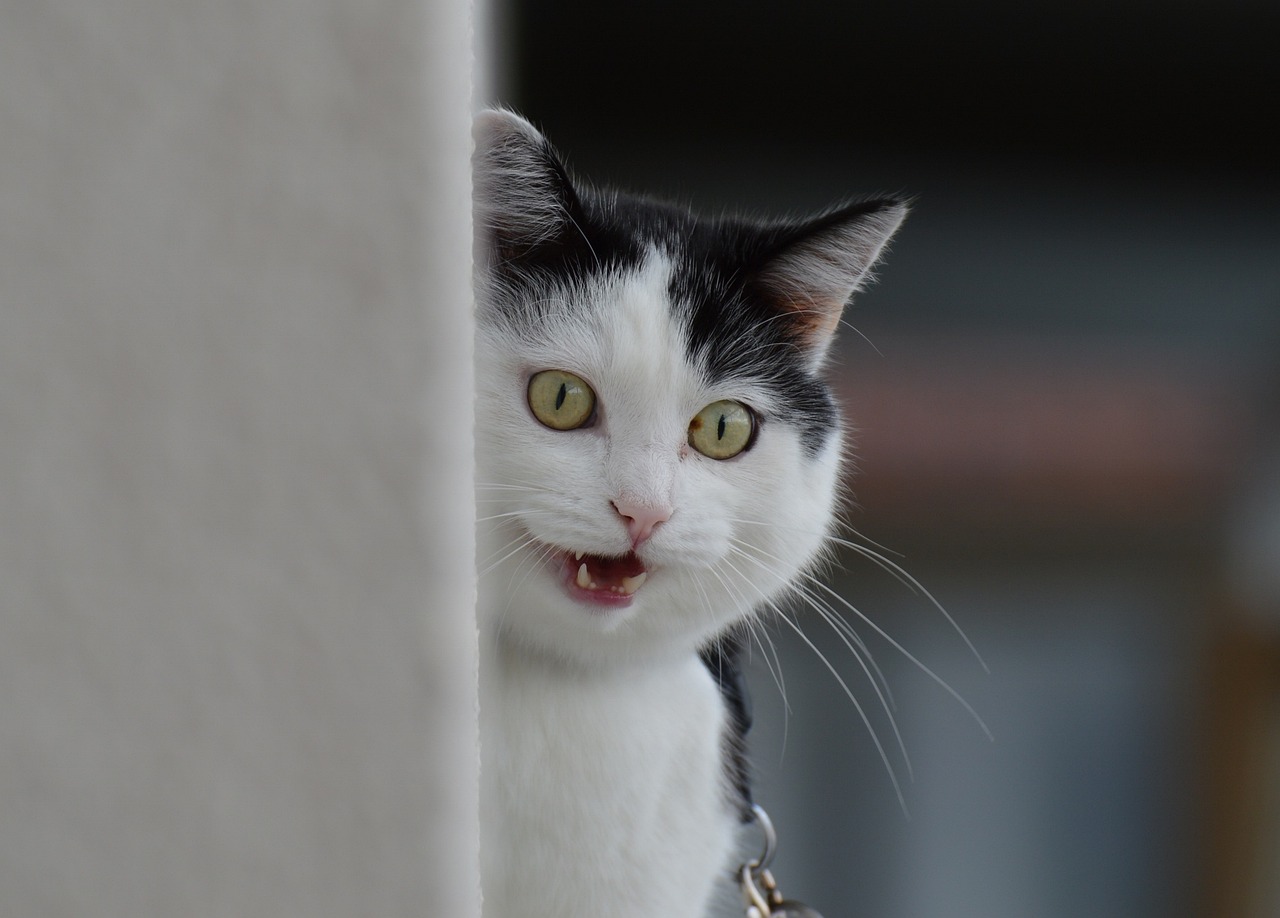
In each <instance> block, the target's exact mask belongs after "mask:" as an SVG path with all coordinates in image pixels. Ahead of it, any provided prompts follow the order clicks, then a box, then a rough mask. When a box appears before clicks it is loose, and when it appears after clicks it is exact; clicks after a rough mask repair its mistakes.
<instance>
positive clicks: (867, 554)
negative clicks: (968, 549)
mask: <svg viewBox="0 0 1280 918" xmlns="http://www.w3.org/2000/svg"><path fill="white" fill-rule="evenodd" d="M831 541H833V542H834V543H835V544H837V545H844V546H845V547H847V548H851V549H853V550H854V551H856V552H858V553H859V554H860V555H862V556H863V557H864V558H868V559H870V560H871V561H874V562H875V563H876V564H878V565H880V566H881V567H882V568H884V569H885V570H887V571H890V572H891V573H894V574H896V575H897V576H899V577H900V578H901V579H903V580H904V581H905V582H906V583H907V584H908V585H910V586H911V587H912V588H913V589H915V590H918V591H919V592H920V594H921V595H922V596H924V597H925V598H926V599H928V600H929V602H930V603H932V604H933V607H934V608H935V609H937V610H938V611H939V612H941V613H942V617H943V618H945V619H946V620H947V623H948V624H949V625H951V627H952V629H953V630H954V631H955V633H956V634H958V635H960V639H961V640H962V641H964V643H965V646H966V647H968V648H969V652H970V653H971V654H973V657H974V659H975V660H977V661H978V664H979V665H980V666H981V667H982V669H983V671H984V672H986V673H988V674H989V673H990V672H991V667H989V666H987V661H986V660H984V659H983V658H982V654H980V653H978V648H977V647H975V646H973V641H971V640H969V635H967V634H965V633H964V629H963V628H961V627H960V624H959V622H957V621H956V620H955V619H954V618H953V617H952V616H951V613H950V612H948V611H947V610H946V609H945V608H944V607H943V605H942V603H940V602H938V600H936V599H935V598H934V596H933V594H932V593H930V592H929V591H928V590H927V589H925V587H924V584H922V583H921V582H920V581H919V580H917V579H916V578H915V577H913V576H912V575H911V574H910V573H908V572H907V571H906V569H904V568H903V567H902V565H901V564H898V563H897V562H896V561H894V560H892V559H891V558H886V557H885V556H884V555H882V554H880V553H879V552H876V551H873V550H872V549H870V548H867V547H866V546H865V545H858V544H857V543H856V542H849V541H846V540H844V539H837V538H835V537H834V536H832V537H831Z"/></svg>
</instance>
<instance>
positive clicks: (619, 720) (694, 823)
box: [481, 657, 734, 918]
mask: <svg viewBox="0 0 1280 918" xmlns="http://www.w3.org/2000/svg"><path fill="white" fill-rule="evenodd" d="M489 665H490V666H491V667H494V668H493V669H492V670H491V671H490V672H487V673H483V674H482V688H481V693H482V694H481V705H482V717H481V723H482V752H481V755H482V774H483V778H482V780H483V782H484V795H483V796H484V802H483V819H482V832H483V834H484V838H483V845H482V848H485V849H487V850H486V853H485V858H486V865H485V867H486V870H485V872H486V877H485V882H486V889H485V895H486V901H487V902H488V903H490V904H491V905H493V906H494V909H493V911H492V912H491V914H493V915H495V916H505V915H509V914H510V915H514V914H517V913H518V914H521V915H529V916H533V915H542V914H546V915H558V916H559V915H591V916H600V918H611V916H615V915H616V916H631V915H637V916H638V915H641V914H645V913H649V912H648V909H650V908H653V907H654V906H655V905H656V904H657V903H658V901H662V900H670V907H671V908H674V909H676V910H675V911H670V912H663V911H660V912H659V913H661V914H672V915H683V914H686V912H685V911H683V910H682V909H688V908H690V903H698V902H701V901H705V898H706V895H707V893H708V891H709V888H710V883H711V880H712V879H713V878H714V877H715V876H717V875H718V874H719V873H720V872H721V871H722V869H723V867H724V866H725V860H726V857H727V855H728V847H729V845H730V844H731V841H732V837H733V826H734V819H733V815H732V813H731V812H730V809H729V806H728V804H727V802H726V800H727V797H726V793H725V790H724V784H723V763H722V759H721V736H722V733H723V729H724V719H725V713H724V706H723V703H722V701H721V699H720V696H719V692H718V690H717V688H716V686H715V685H714V683H713V682H712V680H711V678H710V676H709V674H708V673H707V672H706V669H705V667H704V666H703V665H702V664H701V662H700V661H699V660H697V658H696V657H691V658H690V659H689V660H688V661H682V662H680V663H676V664H671V665H668V666H665V667H663V668H661V669H659V670H655V671H638V672H633V673H630V674H628V675H626V676H619V677H616V678H614V677H609V676H605V677H600V676H597V677H591V678H586V677H573V678H570V677H566V676H565V675H564V674H557V673H554V672H548V671H546V670H543V669H540V668H538V667H536V666H527V665H523V664H521V663H519V662H518V661H517V662H513V661H510V660H506V661H496V660H490V661H489ZM535 890H536V893H534V892H532V891H535ZM517 899H520V900H521V901H522V902H523V904H520V903H519V902H517ZM534 900H536V903H535V901H534ZM680 901H682V902H683V903H684V904H683V905H680V904H679V902H680ZM486 912H487V913H490V912H489V911H488V909H486ZM688 914H691V915H692V914H697V912H696V911H689V912H688Z"/></svg>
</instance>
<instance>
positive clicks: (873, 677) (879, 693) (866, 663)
mask: <svg viewBox="0 0 1280 918" xmlns="http://www.w3.org/2000/svg"><path fill="white" fill-rule="evenodd" d="M733 551H734V552H735V553H736V554H738V555H741V556H743V557H745V558H747V559H748V560H750V561H753V562H754V563H755V564H757V565H758V566H760V567H761V568H763V569H765V570H766V571H769V572H770V573H773V571H771V570H770V569H769V567H768V565H766V564H765V563H764V561H762V560H761V559H760V558H758V557H756V556H755V555H753V554H751V553H750V552H746V551H743V550H742V549H741V548H736V547H735V548H733ZM765 554H767V552H765ZM775 560H776V559H775ZM792 589H793V592H794V593H795V594H796V595H798V596H800V597H801V598H803V599H804V600H806V601H807V602H808V603H809V605H810V606H811V607H812V608H813V610H814V611H815V612H817V613H818V615H819V616H820V617H821V618H822V620H823V621H825V622H826V623H827V624H828V625H830V626H831V628H832V630H833V631H834V632H835V634H836V636H837V637H838V638H840V640H841V642H842V643H843V644H844V645H845V647H846V648H847V649H848V650H849V653H850V654H852V656H853V658H854V659H855V660H857V661H858V665H859V666H860V667H861V668H862V672H863V674H864V675H866V677H867V681H868V682H870V683H871V687H872V689H873V690H874V691H875V693H876V697H877V698H878V699H879V701H880V707H881V709H882V710H883V711H884V713H885V716H886V717H887V718H888V720H889V725H890V727H891V728H892V730H893V735H894V739H895V741H896V742H897V746H898V750H899V752H900V753H901V755H902V760H903V762H905V763H906V767H907V774H908V776H909V777H910V778H911V779H912V780H914V778H915V770H914V768H913V767H912V765H911V756H910V755H909V754H908V753H907V746H906V743H905V742H904V741H903V738H902V732H901V731H900V730H899V728H898V722H897V718H896V717H895V716H894V709H893V705H892V704H891V697H890V696H888V695H886V693H885V690H884V689H887V688H888V684H887V682H886V680H885V678H884V673H883V672H882V671H881V670H880V667H879V666H878V665H877V664H876V663H875V660H874V658H873V657H872V655H871V651H870V650H869V649H868V648H867V646H866V644H864V643H863V642H862V639H861V638H860V637H858V636H857V635H856V634H855V635H854V640H853V641H850V640H849V638H848V637H846V635H845V634H844V633H842V632H841V630H840V629H839V628H837V627H836V626H835V624H834V621H833V620H838V621H840V622H841V623H842V624H844V625H845V626H846V628H847V627H848V623H847V622H844V621H843V619H841V618H840V616H839V614H838V613H836V611H835V610H834V609H832V608H831V607H830V606H827V604H826V603H825V602H823V601H822V600H821V599H819V598H818V597H817V596H815V595H813V594H812V593H810V592H809V591H808V590H807V589H806V588H805V587H803V586H802V585H801V584H798V583H797V584H794V585H793V586H792ZM766 602H769V604H770V605H771V606H772V607H773V608H774V610H775V611H777V609H778V607H777V606H776V605H775V604H774V603H773V602H772V601H771V600H768V599H766ZM854 642H856V643H857V645H858V646H857V647H855V646H854ZM810 646H812V645H810ZM859 648H860V649H859ZM873 670H874V671H873ZM841 684H842V685H843V684H844V683H843V681H842V682H841ZM882 685H884V689H882V688H881V686H882ZM845 688H846V691H847V690H848V687H847V686H846V687H845ZM864 719H865V718H864ZM867 726H868V728H870V724H868V725H867Z"/></svg>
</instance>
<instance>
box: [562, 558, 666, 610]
mask: <svg viewBox="0 0 1280 918" xmlns="http://www.w3.org/2000/svg"><path fill="white" fill-rule="evenodd" d="M555 559H556V563H557V564H558V565H559V579H560V583H561V585H562V586H563V588H564V590H565V592H566V593H567V594H568V595H569V598H570V599H573V600H574V601H575V602H578V603H580V604H582V605H584V606H587V607H588V608H590V609H593V610H599V611H602V612H605V611H610V610H614V609H624V608H626V607H627V606H629V605H631V603H632V601H633V600H634V599H635V595H636V592H637V591H638V590H639V589H640V588H641V587H642V586H644V583H645V580H647V579H648V576H649V569H648V568H647V567H646V566H645V563H644V562H643V561H642V560H640V557H639V556H638V555H636V554H635V552H628V553H627V554H625V555H622V556H606V555H592V554H588V553H585V552H580V551H576V552H575V551H561V552H559V553H557V555H556V556H555Z"/></svg>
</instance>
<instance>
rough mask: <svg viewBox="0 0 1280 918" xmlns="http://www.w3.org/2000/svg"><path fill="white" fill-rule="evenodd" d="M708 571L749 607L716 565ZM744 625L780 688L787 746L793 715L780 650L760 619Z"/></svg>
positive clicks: (751, 618) (701, 589)
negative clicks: (779, 654)
mask: <svg viewBox="0 0 1280 918" xmlns="http://www.w3.org/2000/svg"><path fill="white" fill-rule="evenodd" d="M707 570H708V571H710V573H711V574H712V575H713V576H714V577H715V578H716V580H718V581H719V582H720V585H721V586H722V587H724V590H725V592H726V593H728V594H729V595H731V596H734V597H735V598H736V600H737V602H738V605H739V606H741V607H743V608H746V607H749V605H750V604H749V603H748V602H746V598H745V597H744V596H742V595H741V594H740V593H738V592H737V591H736V590H734V589H733V588H732V587H731V586H730V585H729V582H728V581H727V580H726V579H725V578H724V577H723V576H722V575H721V574H720V571H718V570H717V569H716V567H715V565H712V566H710V567H708V568H707ZM694 583H695V584H696V585H697V587H698V591H699V592H700V593H701V594H702V599H703V602H704V603H705V604H706V605H708V606H709V605H710V604H711V600H710V598H709V597H708V596H707V591H706V587H704V586H703V585H702V583H701V582H700V581H697V580H695V581H694ZM743 623H744V624H745V625H746V627H747V632H748V633H749V634H750V635H751V637H752V638H753V639H754V640H755V642H756V644H757V646H759V648H760V653H761V656H762V658H763V659H764V663H765V666H766V667H767V668H768V670H769V675H770V676H772V677H773V683H774V685H776V686H777V687H778V694H779V695H780V696H781V697H782V709H783V727H782V733H783V745H784V746H785V745H786V733H787V719H788V718H789V717H790V715H791V704H790V702H788V701H787V683H786V680H785V679H783V677H782V659H781V658H780V657H779V656H778V648H777V647H775V646H774V643H773V639H772V638H770V637H769V635H768V633H767V632H765V631H764V630H763V629H762V628H761V627H760V622H759V620H758V619H756V618H755V617H754V616H747V617H746V618H744V619H743ZM762 636H763V638H764V640H765V641H768V643H769V650H766V649H765V645H764V643H763V641H761V637H762ZM770 650H771V651H772V654H773V662H770V660H769V651H770ZM774 663H776V664H777V668H776V669H775V668H774Z"/></svg>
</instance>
